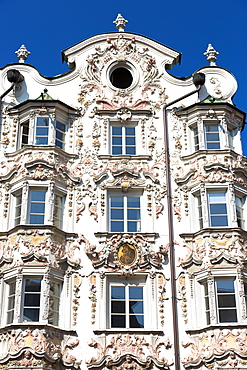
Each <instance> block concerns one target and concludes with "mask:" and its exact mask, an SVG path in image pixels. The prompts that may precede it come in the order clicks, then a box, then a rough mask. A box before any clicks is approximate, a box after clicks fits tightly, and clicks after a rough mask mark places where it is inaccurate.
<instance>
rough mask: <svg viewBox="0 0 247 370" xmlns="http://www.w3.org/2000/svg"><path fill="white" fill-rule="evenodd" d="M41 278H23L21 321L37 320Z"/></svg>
mask: <svg viewBox="0 0 247 370" xmlns="http://www.w3.org/2000/svg"><path fill="white" fill-rule="evenodd" d="M40 295H41V279H24V297H23V315H22V316H23V321H39V312H40Z"/></svg>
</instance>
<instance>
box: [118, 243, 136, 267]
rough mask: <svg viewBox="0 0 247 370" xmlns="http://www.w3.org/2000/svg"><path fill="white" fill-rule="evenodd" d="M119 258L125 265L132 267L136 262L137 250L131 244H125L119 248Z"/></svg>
mask: <svg viewBox="0 0 247 370" xmlns="http://www.w3.org/2000/svg"><path fill="white" fill-rule="evenodd" d="M117 256H118V260H119V262H120V263H122V264H123V265H132V263H134V262H135V260H136V249H135V248H134V247H133V246H132V245H131V244H128V243H125V244H123V245H121V247H120V248H119V250H118V254H117Z"/></svg>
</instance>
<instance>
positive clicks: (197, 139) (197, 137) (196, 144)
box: [192, 127, 199, 150]
mask: <svg viewBox="0 0 247 370" xmlns="http://www.w3.org/2000/svg"><path fill="white" fill-rule="evenodd" d="M192 130H193V133H194V149H195V150H199V133H198V128H197V127H194V128H193V129H192Z"/></svg>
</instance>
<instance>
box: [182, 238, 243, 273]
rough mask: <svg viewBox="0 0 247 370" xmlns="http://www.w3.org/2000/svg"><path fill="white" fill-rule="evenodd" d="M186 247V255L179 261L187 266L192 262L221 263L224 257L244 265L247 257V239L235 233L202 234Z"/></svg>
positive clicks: (230, 261)
mask: <svg viewBox="0 0 247 370" xmlns="http://www.w3.org/2000/svg"><path fill="white" fill-rule="evenodd" d="M184 247H185V248H186V255H185V257H182V258H181V257H180V258H179V263H180V264H181V265H182V266H184V267H186V266H189V265H191V264H193V263H194V264H196V265H201V266H202V268H203V267H205V266H207V265H213V264H217V263H219V262H220V261H221V260H222V259H224V260H225V261H228V262H229V263H233V264H240V265H242V264H243V263H244V261H246V258H247V240H246V239H244V238H243V237H242V236H240V235H238V234H234V233H217V234H216V233H215V234H211V236H210V237H208V236H205V237H203V236H201V237H198V238H197V239H194V240H193V241H192V242H190V243H189V244H188V243H187V244H184Z"/></svg>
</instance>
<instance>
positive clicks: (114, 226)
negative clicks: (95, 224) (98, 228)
mask: <svg viewBox="0 0 247 370" xmlns="http://www.w3.org/2000/svg"><path fill="white" fill-rule="evenodd" d="M110 226H111V230H110V231H111V232H119V233H121V232H123V231H124V222H123V221H111V225H110Z"/></svg>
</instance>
